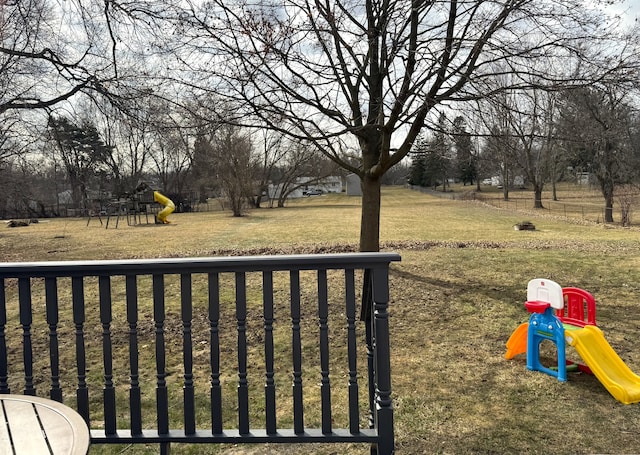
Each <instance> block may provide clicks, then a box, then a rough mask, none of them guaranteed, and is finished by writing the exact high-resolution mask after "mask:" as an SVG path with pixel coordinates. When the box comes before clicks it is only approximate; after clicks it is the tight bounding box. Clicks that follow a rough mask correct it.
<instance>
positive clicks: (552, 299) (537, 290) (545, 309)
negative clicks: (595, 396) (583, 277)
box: [505, 278, 640, 404]
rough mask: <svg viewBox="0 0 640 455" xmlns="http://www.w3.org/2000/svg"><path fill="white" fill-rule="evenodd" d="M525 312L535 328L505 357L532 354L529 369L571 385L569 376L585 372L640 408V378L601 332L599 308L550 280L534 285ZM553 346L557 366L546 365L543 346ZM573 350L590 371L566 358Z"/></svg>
mask: <svg viewBox="0 0 640 455" xmlns="http://www.w3.org/2000/svg"><path fill="white" fill-rule="evenodd" d="M525 307H526V308H527V310H528V311H529V312H530V313H531V316H530V318H529V322H525V323H523V324H521V325H520V326H518V328H517V329H516V330H515V331H514V332H513V334H512V335H511V337H510V338H509V341H507V353H506V354H505V357H506V358H507V359H512V358H513V357H515V356H516V355H518V354H523V353H525V352H526V354H527V368H528V369H529V370H533V371H541V372H543V373H547V374H549V375H551V376H554V377H556V378H558V380H560V381H566V380H567V371H568V370H570V369H579V370H580V371H583V372H587V373H593V374H594V375H595V377H596V378H598V380H599V381H600V382H601V383H602V385H604V387H605V388H606V389H607V390H608V391H609V393H610V394H611V395H613V397H614V398H615V399H616V400H618V401H620V402H622V403H624V404H631V403H637V402H640V376H638V375H636V374H635V373H633V371H631V370H630V369H629V367H628V366H627V365H626V364H625V363H624V361H623V360H622V359H621V358H620V356H619V355H618V354H617V353H616V352H615V351H614V350H613V348H612V347H611V346H610V345H609V343H608V342H607V340H606V339H605V337H604V334H603V332H602V330H600V329H599V328H598V327H597V326H596V302H595V299H594V298H593V296H592V295H591V294H590V293H589V292H587V291H585V290H583V289H578V288H562V287H561V286H560V285H559V284H558V283H555V282H554V281H551V280H545V279H539V278H537V279H534V280H531V281H530V282H529V284H528V286H527V301H526V303H525ZM545 340H549V341H551V342H552V343H554V344H555V346H556V349H557V366H556V367H553V368H552V367H548V366H544V365H543V364H542V362H541V361H540V344H541V343H542V342H543V341H545ZM567 344H568V345H569V346H572V347H573V348H574V349H575V351H576V352H577V353H578V355H579V356H580V357H581V359H582V360H583V361H584V363H585V364H584V365H582V364H579V363H574V362H572V361H569V360H567V358H566V345H567Z"/></svg>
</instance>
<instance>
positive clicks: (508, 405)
mask: <svg viewBox="0 0 640 455" xmlns="http://www.w3.org/2000/svg"><path fill="white" fill-rule="evenodd" d="M382 200H383V207H382V228H381V241H382V243H383V245H382V249H383V250H387V251H397V252H399V253H400V254H401V255H402V262H400V263H397V264H393V265H392V271H391V285H392V289H391V298H392V301H391V307H390V315H391V319H390V322H391V344H392V346H391V348H392V372H393V379H392V380H393V384H392V385H393V397H394V405H395V418H396V443H397V453H398V454H399V455H413V454H433V453H442V454H465V453H467V454H492V453H494V454H504V453H514V454H515V453H554V454H575V453H640V432H639V431H638V428H639V427H640V413H639V412H638V409H636V407H637V406H638V405H623V404H621V403H619V402H617V401H616V400H615V399H613V398H612V397H611V396H610V395H609V394H608V392H607V391H606V389H605V388H604V387H603V386H602V385H601V384H600V383H599V382H598V381H597V379H596V378H595V377H593V376H589V375H584V374H570V377H569V381H568V382H567V383H560V382H558V381H557V380H556V379H555V378H552V377H550V376H547V375H545V374H542V373H538V372H530V371H528V370H527V369H526V359H525V358H524V356H519V357H517V358H515V359H514V360H510V361H507V360H505V359H504V352H505V342H506V341H507V339H508V338H509V335H510V334H511V332H512V331H513V330H514V329H515V328H516V327H517V326H518V325H519V324H520V323H521V322H525V321H526V320H527V319H528V313H527V312H526V310H525V309H524V307H523V302H524V300H525V298H526V285H527V282H528V281H529V280H530V279H531V278H537V277H543V278H549V279H553V280H555V281H557V282H559V283H560V284H561V285H563V286H576V287H580V288H583V289H586V290H588V291H590V292H591V293H593V294H594V296H595V297H596V300H597V309H598V313H597V315H598V325H599V326H600V327H601V328H602V330H603V331H604V333H605V335H606V337H607V340H608V341H609V343H610V344H611V345H612V346H613V347H614V349H615V350H616V351H617V352H618V354H619V355H620V356H621V357H622V359H623V360H624V361H625V362H626V363H627V364H628V365H629V367H630V368H631V369H632V370H634V371H637V372H640V337H639V336H638V333H639V330H640V304H639V303H638V298H639V297H640V241H639V240H640V230H638V229H636V228H627V229H623V228H619V227H615V226H607V225H603V224H597V223H590V222H587V221H580V222H567V221H566V220H564V219H563V218H562V217H557V216H550V215H549V214H548V212H547V211H540V212H533V211H531V210H529V209H527V211H526V213H524V212H517V211H513V210H511V209H506V208H494V207H490V206H488V205H485V204H480V203H478V202H467V201H450V200H446V199H441V198H436V197H432V196H429V195H425V194H421V193H418V192H411V191H409V190H405V189H402V188H395V187H394V188H385V189H384V192H383V199H382ZM169 219H170V220H171V221H173V224H171V225H168V226H156V225H152V224H149V225H146V224H141V225H137V226H129V225H127V224H126V223H122V222H121V223H120V226H119V228H118V229H112V228H111V227H110V228H109V229H104V227H103V226H101V225H100V223H99V221H98V220H97V219H93V220H91V222H90V223H89V225H88V226H87V220H86V219H56V220H45V221H43V222H41V223H38V224H33V225H30V226H28V227H23V228H13V229H8V228H4V227H3V228H2V229H1V230H0V260H2V261H36V260H69V259H101V258H138V257H166V256H176V257H178V256H205V255H229V254H268V253H275V254H278V253H294V252H325V251H326V252H328V251H345V250H352V249H353V250H355V249H356V248H357V239H358V232H359V220H360V201H359V199H358V198H354V197H348V196H346V195H323V196H318V197H311V198H304V199H302V200H299V201H295V202H292V203H291V204H289V205H288V207H286V208H283V209H261V210H254V211H252V212H251V213H250V214H249V216H246V217H243V218H233V217H231V216H230V214H229V212H214V213H193V214H174V215H171V216H170V217H169ZM524 220H526V221H531V222H533V223H534V224H535V226H536V230H535V231H516V230H514V229H513V226H514V224H516V223H518V222H521V221H524ZM568 356H569V357H570V358H573V357H575V355H574V354H573V353H572V352H571V348H568ZM282 386H284V387H289V383H285V384H283V385H282ZM303 450H305V451H306V452H307V453H314V454H320V455H329V454H337V453H344V454H367V453H369V451H368V448H367V447H365V446H357V445H354V446H351V445H349V446H330V445H327V446H314V447H313V448H311V449H309V448H306V449H300V448H296V447H281V446H271V447H268V448H265V447H246V446H245V447H228V446H224V447H217V446H211V447H198V448H191V447H184V448H183V447H180V446H174V447H173V448H172V451H173V453H212V454H213V453H224V454H226V455H230V454H244V453H251V454H265V453H279V454H281V453H286V454H289V453H291V454H293V453H300V452H302V451H303ZM101 453H124V454H130V453H131V454H133V453H136V454H137V453H157V447H153V446H152V447H148V448H144V447H143V448H133V447H117V448H113V449H111V450H107V449H105V448H104V447H96V448H92V451H91V454H101Z"/></svg>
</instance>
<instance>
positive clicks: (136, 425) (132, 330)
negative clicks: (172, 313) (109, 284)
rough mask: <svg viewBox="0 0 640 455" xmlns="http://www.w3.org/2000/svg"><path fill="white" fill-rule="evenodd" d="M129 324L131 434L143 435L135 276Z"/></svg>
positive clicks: (129, 291)
mask: <svg viewBox="0 0 640 455" xmlns="http://www.w3.org/2000/svg"><path fill="white" fill-rule="evenodd" d="M126 288H127V291H126V292H127V324H128V326H129V330H128V334H129V369H130V373H129V374H130V389H129V409H130V417H131V434H132V435H134V436H137V435H140V434H142V403H141V392H140V374H139V371H138V282H137V277H136V276H135V275H127V277H126Z"/></svg>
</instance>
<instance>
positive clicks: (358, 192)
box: [347, 174, 362, 196]
mask: <svg viewBox="0 0 640 455" xmlns="http://www.w3.org/2000/svg"><path fill="white" fill-rule="evenodd" d="M347 195H349V196H362V186H361V185H360V177H359V176H358V175H357V174H349V175H347Z"/></svg>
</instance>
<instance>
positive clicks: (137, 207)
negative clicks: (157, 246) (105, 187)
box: [87, 183, 176, 229]
mask: <svg viewBox="0 0 640 455" xmlns="http://www.w3.org/2000/svg"><path fill="white" fill-rule="evenodd" d="M154 203H155V204H160V205H161V206H162V209H161V210H157V209H156V208H155V207H154V206H153V204H154ZM109 205H110V206H111V207H112V209H107V211H106V213H104V214H103V213H101V211H98V212H97V213H95V214H93V215H90V216H89V219H88V220H87V226H88V225H89V222H90V221H91V218H92V217H98V219H99V220H100V225H103V222H102V216H106V218H107V220H106V228H107V229H108V228H109V222H110V220H111V218H112V217H115V218H116V220H115V227H116V229H117V228H118V224H119V222H120V218H123V217H124V218H126V220H127V224H129V225H132V224H141V223H142V216H143V215H144V216H145V222H146V224H149V214H152V215H153V222H154V223H155V224H169V223H170V221H169V220H168V219H167V217H168V216H169V215H170V214H172V213H173V211H174V210H175V209H176V206H175V204H174V203H173V201H172V200H171V199H169V198H168V197H167V196H165V195H164V194H162V193H160V191H156V190H154V189H152V188H151V187H150V186H149V185H148V184H146V183H141V184H140V185H138V187H137V188H136V189H135V191H134V192H133V193H132V194H130V195H129V196H128V197H127V198H123V199H119V200H117V201H113V202H111V203H110V204H109Z"/></svg>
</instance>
